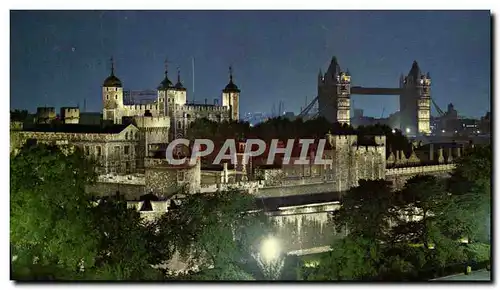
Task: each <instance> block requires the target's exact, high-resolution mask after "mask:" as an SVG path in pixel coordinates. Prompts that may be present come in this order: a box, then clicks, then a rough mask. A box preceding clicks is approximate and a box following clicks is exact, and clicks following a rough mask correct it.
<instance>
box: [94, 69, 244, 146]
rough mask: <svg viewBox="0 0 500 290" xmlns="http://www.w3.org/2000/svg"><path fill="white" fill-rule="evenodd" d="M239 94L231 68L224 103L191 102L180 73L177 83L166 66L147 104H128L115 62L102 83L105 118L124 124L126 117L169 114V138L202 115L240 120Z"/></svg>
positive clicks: (218, 118)
mask: <svg viewBox="0 0 500 290" xmlns="http://www.w3.org/2000/svg"><path fill="white" fill-rule="evenodd" d="M239 97H240V90H239V88H238V87H237V86H236V85H235V84H234V82H233V75H232V70H231V69H230V75H229V83H228V84H227V85H226V87H225V88H224V89H223V90H222V96H221V105H218V101H217V100H215V101H214V104H208V103H207V100H206V99H205V103H204V104H194V103H188V102H187V89H186V88H185V87H184V86H183V84H182V82H181V79H180V73H179V72H178V74H177V83H176V84H175V85H174V84H173V83H172V82H171V81H170V79H169V78H168V70H167V69H165V77H164V79H163V81H161V83H160V85H159V86H158V88H157V99H156V100H154V101H152V102H150V103H146V104H130V105H125V104H124V100H123V85H122V82H121V81H120V79H119V78H118V77H116V76H115V74H114V66H113V65H112V67H111V74H110V76H109V77H107V78H106V79H105V80H104V83H103V86H102V100H103V119H104V120H110V121H112V122H113V123H114V124H122V122H123V117H136V116H152V117H169V118H170V126H169V127H170V131H169V138H170V139H174V138H180V137H182V136H185V135H186V132H187V128H188V126H189V124H190V123H191V122H193V121H194V120H196V119H198V118H203V117H205V118H208V119H210V120H214V121H223V120H239Z"/></svg>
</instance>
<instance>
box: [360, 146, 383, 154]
mask: <svg viewBox="0 0 500 290" xmlns="http://www.w3.org/2000/svg"><path fill="white" fill-rule="evenodd" d="M353 150H354V151H355V152H356V153H359V154H366V153H370V152H371V153H377V154H378V153H381V151H380V146H353ZM383 152H384V153H385V150H384V151H383Z"/></svg>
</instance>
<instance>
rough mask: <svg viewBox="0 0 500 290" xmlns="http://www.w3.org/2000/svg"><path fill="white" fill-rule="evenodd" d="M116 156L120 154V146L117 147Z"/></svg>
mask: <svg viewBox="0 0 500 290" xmlns="http://www.w3.org/2000/svg"><path fill="white" fill-rule="evenodd" d="M115 154H120V146H115Z"/></svg>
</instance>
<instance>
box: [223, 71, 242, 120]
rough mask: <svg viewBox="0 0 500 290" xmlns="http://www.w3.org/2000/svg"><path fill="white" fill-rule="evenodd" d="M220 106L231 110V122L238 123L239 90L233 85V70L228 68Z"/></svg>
mask: <svg viewBox="0 0 500 290" xmlns="http://www.w3.org/2000/svg"><path fill="white" fill-rule="evenodd" d="M222 106H226V107H229V108H230V109H231V120H234V121H238V120H239V119H240V90H239V89H238V86H237V85H235V84H234V83H233V70H232V68H231V67H229V83H228V84H227V86H226V88H225V89H224V90H222Z"/></svg>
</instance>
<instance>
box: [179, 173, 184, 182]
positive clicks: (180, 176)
mask: <svg viewBox="0 0 500 290" xmlns="http://www.w3.org/2000/svg"><path fill="white" fill-rule="evenodd" d="M184 178H185V176H184V171H178V172H177V181H179V182H182V181H184Z"/></svg>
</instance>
